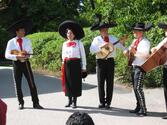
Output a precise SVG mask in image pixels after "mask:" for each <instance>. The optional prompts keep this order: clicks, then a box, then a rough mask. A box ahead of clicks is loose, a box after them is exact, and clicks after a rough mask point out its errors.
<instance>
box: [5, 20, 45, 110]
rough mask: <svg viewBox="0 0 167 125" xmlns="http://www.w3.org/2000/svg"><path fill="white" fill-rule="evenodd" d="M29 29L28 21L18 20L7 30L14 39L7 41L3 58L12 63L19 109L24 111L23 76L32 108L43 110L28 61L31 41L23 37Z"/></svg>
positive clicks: (30, 52)
mask: <svg viewBox="0 0 167 125" xmlns="http://www.w3.org/2000/svg"><path fill="white" fill-rule="evenodd" d="M31 28H32V23H31V21H30V20H20V21H18V22H16V23H14V24H13V25H11V26H10V27H9V28H8V31H9V32H11V33H13V34H14V35H16V37H14V38H12V39H11V40H9V41H8V44H7V47H6V52H5V57H6V58H7V59H9V60H12V61H13V73H14V84H15V90H16V96H17V98H18V101H19V109H24V100H23V93H22V89H21V86H22V85H21V84H22V83H21V81H22V76H23V74H24V76H25V78H26V80H27V82H28V85H29V88H30V92H31V97H32V101H33V108H35V109H43V107H42V106H40V105H39V99H38V94H37V89H36V85H35V82H34V76H33V73H32V70H31V66H30V62H29V60H28V59H29V58H30V57H31V56H30V55H31V54H32V53H33V51H32V46H31V41H30V40H29V39H28V38H25V37H24V36H25V34H26V33H27V32H29V31H30V29H31Z"/></svg>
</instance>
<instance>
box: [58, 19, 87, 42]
mask: <svg viewBox="0 0 167 125" xmlns="http://www.w3.org/2000/svg"><path fill="white" fill-rule="evenodd" d="M67 29H71V30H72V31H73V33H74V35H75V39H77V40H79V39H81V38H83V37H84V36H85V33H84V30H83V28H82V27H81V25H79V24H78V23H77V22H75V21H72V20H67V21H64V22H63V23H61V24H60V25H59V28H58V31H59V33H60V35H61V36H62V37H64V38H67V35H66V33H67Z"/></svg>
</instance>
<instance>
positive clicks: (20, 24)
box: [7, 19, 33, 35]
mask: <svg viewBox="0 0 167 125" xmlns="http://www.w3.org/2000/svg"><path fill="white" fill-rule="evenodd" d="M32 27H33V24H32V21H31V20H29V19H22V20H19V21H17V22H15V23H13V24H12V25H11V26H9V27H8V29H7V31H8V32H10V33H11V34H12V35H16V30H17V29H18V28H24V29H25V33H26V34H25V35H27V34H29V33H30V31H31V30H32Z"/></svg>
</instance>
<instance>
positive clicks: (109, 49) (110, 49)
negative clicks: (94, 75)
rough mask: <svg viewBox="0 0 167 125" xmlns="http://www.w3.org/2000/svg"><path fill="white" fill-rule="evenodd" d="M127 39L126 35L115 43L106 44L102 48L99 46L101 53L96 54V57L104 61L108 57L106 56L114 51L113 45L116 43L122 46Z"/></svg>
mask: <svg viewBox="0 0 167 125" xmlns="http://www.w3.org/2000/svg"><path fill="white" fill-rule="evenodd" d="M127 39H128V35H125V36H123V37H121V38H120V39H119V40H117V41H116V42H115V43H113V44H112V43H110V42H108V44H105V45H104V46H101V47H100V49H101V51H100V52H98V53H96V55H97V57H98V58H100V59H105V58H107V57H108V55H109V54H110V53H112V52H113V51H114V45H116V44H117V43H121V44H123V45H124V42H125V41H126V40H127Z"/></svg>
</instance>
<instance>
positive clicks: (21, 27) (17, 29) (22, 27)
mask: <svg viewBox="0 0 167 125" xmlns="http://www.w3.org/2000/svg"><path fill="white" fill-rule="evenodd" d="M20 29H25V28H24V26H18V27H17V28H16V29H15V30H16V31H19V30H20Z"/></svg>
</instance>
